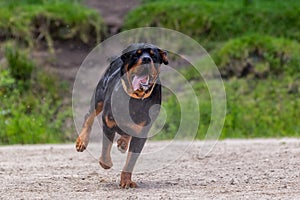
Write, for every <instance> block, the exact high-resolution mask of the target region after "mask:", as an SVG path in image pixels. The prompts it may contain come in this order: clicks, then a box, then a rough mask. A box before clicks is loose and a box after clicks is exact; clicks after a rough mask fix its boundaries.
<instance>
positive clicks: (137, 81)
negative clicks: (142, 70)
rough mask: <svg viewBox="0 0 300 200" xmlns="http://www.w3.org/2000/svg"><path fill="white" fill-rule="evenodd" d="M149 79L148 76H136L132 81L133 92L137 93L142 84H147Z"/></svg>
mask: <svg viewBox="0 0 300 200" xmlns="http://www.w3.org/2000/svg"><path fill="white" fill-rule="evenodd" d="M147 79H148V76H147V75H144V76H138V75H135V76H134V77H133V79H132V87H133V90H134V91H135V90H137V89H140V86H141V83H146V82H147Z"/></svg>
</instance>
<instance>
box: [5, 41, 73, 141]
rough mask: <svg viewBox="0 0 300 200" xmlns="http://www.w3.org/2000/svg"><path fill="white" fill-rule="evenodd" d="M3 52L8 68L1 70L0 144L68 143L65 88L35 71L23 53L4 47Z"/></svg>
mask: <svg viewBox="0 0 300 200" xmlns="http://www.w3.org/2000/svg"><path fill="white" fill-rule="evenodd" d="M4 51H5V55H6V56H7V57H6V59H7V66H0V107H1V110H0V144H16V143H19V144H31V143H56V142H63V141H66V140H67V139H69V138H70V134H68V131H70V130H68V128H66V127H65V122H66V120H67V119H68V118H70V117H71V110H70V108H68V107H67V106H66V105H65V104H64V103H63V101H62V96H63V94H64V93H66V90H67V87H66V85H64V84H63V83H61V82H59V81H58V79H56V78H55V77H54V76H51V75H49V74H48V73H47V72H44V71H43V70H41V69H37V67H36V66H35V64H34V63H33V62H32V61H31V60H30V59H29V57H27V56H26V52H24V51H23V50H16V48H15V46H11V45H7V46H6V48H5V50H4ZM33 68H35V69H37V70H32V69H33ZM16 69H22V70H19V71H16Z"/></svg>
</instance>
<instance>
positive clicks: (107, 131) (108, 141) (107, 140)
mask: <svg viewBox="0 0 300 200" xmlns="http://www.w3.org/2000/svg"><path fill="white" fill-rule="evenodd" d="M114 138H115V131H114V130H113V129H111V128H108V127H107V126H106V125H103V140H102V152H101V157H100V159H99V164H100V166H101V167H102V168H103V169H109V168H111V167H112V166H113V163H112V161H111V157H110V151H111V147H112V144H113V141H114Z"/></svg>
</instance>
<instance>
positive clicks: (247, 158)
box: [0, 139, 300, 200]
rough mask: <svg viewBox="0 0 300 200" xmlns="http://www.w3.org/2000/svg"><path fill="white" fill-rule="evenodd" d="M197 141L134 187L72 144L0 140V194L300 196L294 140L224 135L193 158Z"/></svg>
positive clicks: (298, 147) (299, 148)
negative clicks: (5, 142)
mask: <svg viewBox="0 0 300 200" xmlns="http://www.w3.org/2000/svg"><path fill="white" fill-rule="evenodd" d="M165 143H166V142H149V143H147V144H146V145H148V146H151V147H153V148H159V147H161V146H162V145H164V144H165ZM200 145H201V142H200V141H197V142H194V143H193V145H192V146H191V147H190V149H189V150H188V151H187V152H185V153H184V155H183V156H182V157H181V158H179V159H178V160H176V161H175V162H174V163H172V164H171V165H169V166H167V167H166V168H164V169H161V170H158V171H154V172H151V173H140V174H134V175H133V179H134V180H135V181H136V182H137V184H138V185H139V188H137V189H127V190H126V189H120V188H119V186H118V181H119V174H120V172H119V171H117V170H113V169H110V170H103V169H102V168H100V167H99V165H98V162H97V160H95V159H94V158H93V157H92V156H91V155H90V154H89V153H88V152H84V153H78V152H76V150H75V147H74V144H65V145H26V146H18V145H17V146H4V147H0V156H1V162H0V182H1V184H0V197H1V199H63V198H64V199H146V198H147V199H289V200H291V199H299V197H300V189H299V188H300V171H299V166H300V139H281V140H275V139H269V140H225V141H221V142H219V143H218V144H217V145H216V147H215V148H214V150H213V151H212V152H211V154H210V155H209V156H208V157H206V158H204V159H201V158H199V151H200V149H199V148H200ZM113 148H116V147H113ZM166 151H167V149H166ZM167 159H168V158H164V157H163V156H162V157H157V158H155V160H153V162H165V161H166V160H167Z"/></svg>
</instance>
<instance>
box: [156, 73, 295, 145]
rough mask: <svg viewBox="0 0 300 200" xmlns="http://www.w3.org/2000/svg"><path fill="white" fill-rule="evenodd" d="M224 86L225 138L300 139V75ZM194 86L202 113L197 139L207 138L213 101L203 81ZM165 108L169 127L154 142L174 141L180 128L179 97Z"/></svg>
mask: <svg viewBox="0 0 300 200" xmlns="http://www.w3.org/2000/svg"><path fill="white" fill-rule="evenodd" d="M224 84H225V89H226V97H227V113H226V118H225V124H224V127H223V129H222V133H221V135H220V138H221V139H225V138H270V137H300V121H299V120H298V119H299V118H300V111H299V110H300V90H299V88H300V76H298V77H294V78H291V77H282V78H278V77H269V78H267V79H263V80H259V79H254V78H243V79H238V78H232V79H230V80H225V81H224ZM193 87H194V89H195V91H197V95H198V100H199V110H200V121H199V127H198V132H197V135H196V139H204V138H205V135H206V133H207V130H208V127H209V125H210V123H211V98H210V95H209V91H208V89H207V86H206V84H205V83H204V82H203V81H199V82H193ZM162 105H163V107H164V109H165V110H166V113H167V120H166V124H165V125H164V127H163V129H162V131H161V133H159V134H158V135H156V136H154V137H153V138H152V139H153V140H164V139H173V138H174V136H175V134H176V133H177V131H178V128H179V125H180V119H181V117H182V115H181V113H180V106H182V105H179V104H178V102H176V98H175V97H174V96H170V97H169V98H167V100H165V101H164V102H163V104H162ZM183 106H186V105H183ZM191 125H192V124H191Z"/></svg>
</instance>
